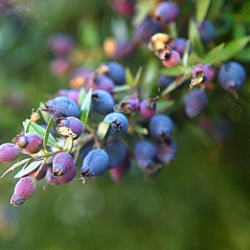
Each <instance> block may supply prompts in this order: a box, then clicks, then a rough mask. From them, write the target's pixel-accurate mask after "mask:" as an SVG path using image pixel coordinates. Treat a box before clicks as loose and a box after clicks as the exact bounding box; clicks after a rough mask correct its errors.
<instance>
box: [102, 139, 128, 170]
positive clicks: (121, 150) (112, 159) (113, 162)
mask: <svg viewBox="0 0 250 250" xmlns="http://www.w3.org/2000/svg"><path fill="white" fill-rule="evenodd" d="M106 153H107V154H108V156H109V168H114V167H115V166H117V165H119V164H120V163H121V162H122V161H123V160H124V158H125V156H126V155H127V148H126V146H125V145H124V143H123V142H121V141H114V142H111V143H110V144H109V145H108V146H107V148H106Z"/></svg>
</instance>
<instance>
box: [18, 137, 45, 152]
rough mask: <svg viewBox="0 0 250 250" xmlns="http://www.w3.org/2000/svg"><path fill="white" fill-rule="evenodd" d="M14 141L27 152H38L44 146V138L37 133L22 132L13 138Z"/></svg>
mask: <svg viewBox="0 0 250 250" xmlns="http://www.w3.org/2000/svg"><path fill="white" fill-rule="evenodd" d="M13 143H14V144H15V145H16V146H17V147H19V148H21V149H22V150H23V152H25V153H26V154H36V153H38V152H39V151H40V150H41V149H42V147H43V138H42V137H41V136H40V135H38V134H35V133H21V134H20V135H18V136H17V137H15V138H14V139H13Z"/></svg>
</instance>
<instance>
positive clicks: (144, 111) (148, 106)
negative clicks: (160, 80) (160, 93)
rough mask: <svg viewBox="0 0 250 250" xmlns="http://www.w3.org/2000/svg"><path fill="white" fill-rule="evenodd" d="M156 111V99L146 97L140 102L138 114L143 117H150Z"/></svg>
mask: <svg viewBox="0 0 250 250" xmlns="http://www.w3.org/2000/svg"><path fill="white" fill-rule="evenodd" d="M155 113H156V101H155V99H154V98H148V99H145V100H143V101H142V102H141V103H140V115H141V116H142V117H143V118H146V119H150V118H151V117H152V116H153V115H154V114H155Z"/></svg>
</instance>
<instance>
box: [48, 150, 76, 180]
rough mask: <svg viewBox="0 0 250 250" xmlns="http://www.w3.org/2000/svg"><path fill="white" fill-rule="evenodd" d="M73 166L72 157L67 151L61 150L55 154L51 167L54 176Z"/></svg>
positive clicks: (64, 172) (61, 174)
mask: <svg viewBox="0 0 250 250" xmlns="http://www.w3.org/2000/svg"><path fill="white" fill-rule="evenodd" d="M74 166H75V164H74V159H73V157H72V156H71V155H70V154H69V153H66V152H62V153H59V154H57V155H56V156H55V158H54V160H53V166H52V169H53V173H54V175H55V176H63V175H64V174H66V173H68V172H69V171H71V168H73V167H74Z"/></svg>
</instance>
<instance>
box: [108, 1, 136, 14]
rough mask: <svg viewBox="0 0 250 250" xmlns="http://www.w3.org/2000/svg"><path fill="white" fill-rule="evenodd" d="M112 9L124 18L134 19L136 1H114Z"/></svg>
mask: <svg viewBox="0 0 250 250" xmlns="http://www.w3.org/2000/svg"><path fill="white" fill-rule="evenodd" d="M111 5H112V8H113V9H114V11H115V12H116V13H117V14H118V15H121V16H124V17H132V16H133V15H134V12H135V2H134V0H112V1H111Z"/></svg>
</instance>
